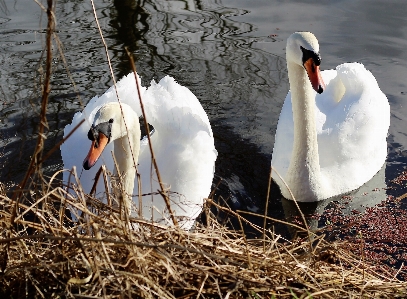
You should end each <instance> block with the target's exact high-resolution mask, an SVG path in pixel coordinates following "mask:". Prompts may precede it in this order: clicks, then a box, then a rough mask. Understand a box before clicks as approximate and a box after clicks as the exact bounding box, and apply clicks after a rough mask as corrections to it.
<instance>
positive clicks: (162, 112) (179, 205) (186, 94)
mask: <svg viewBox="0 0 407 299" xmlns="http://www.w3.org/2000/svg"><path fill="white" fill-rule="evenodd" d="M117 90H118V94H119V98H120V100H121V102H122V103H123V112H124V115H125V119H126V125H127V128H128V130H129V133H130V136H131V138H130V141H131V143H132V149H133V155H134V157H135V158H136V160H137V156H138V163H139V165H138V171H139V173H140V174H141V186H142V194H148V193H152V192H153V193H157V190H160V187H159V184H158V182H157V176H156V175H155V172H154V171H153V173H152V172H151V171H152V169H154V168H153V167H152V164H151V156H150V150H149V148H148V141H147V138H144V139H143V140H142V141H141V144H140V128H139V117H138V116H140V115H141V108H140V104H139V99H138V96H137V89H136V84H135V78H134V75H133V74H129V75H128V76H127V77H124V78H123V79H122V80H120V81H119V82H118V83H117ZM141 93H142V99H143V103H144V107H145V111H146V118H147V120H148V122H149V123H150V124H151V125H152V126H153V127H154V133H153V134H152V136H151V140H152V145H153V149H154V153H155V156H156V160H157V164H158V169H159V171H160V174H161V178H162V181H163V183H164V185H165V186H166V187H167V188H169V195H170V200H171V209H172V211H173V212H174V214H175V215H176V217H177V218H178V221H179V223H180V225H181V227H182V228H184V229H189V228H190V227H191V226H192V224H193V222H194V220H195V218H196V217H197V216H198V215H199V213H200V212H201V210H202V204H203V199H204V198H205V197H207V196H208V195H209V193H210V191H211V185H212V179H213V175H214V167H215V160H216V157H217V152H216V150H215V147H214V139H213V134H212V129H211V126H210V123H209V119H208V116H207V115H206V113H205V111H204V109H203V108H202V106H201V104H200V103H199V101H198V99H197V98H196V97H195V96H194V95H193V93H192V92H191V91H190V90H189V89H187V88H186V87H183V86H181V85H179V84H177V83H176V82H175V80H174V79H173V78H171V77H168V76H167V77H165V78H163V79H162V80H161V81H160V82H159V83H158V84H156V83H155V82H154V81H153V82H152V83H151V86H150V87H149V88H148V89H145V88H142V90H141ZM82 119H85V120H86V121H85V123H83V124H82V126H81V127H80V128H79V129H78V130H77V131H75V133H74V134H73V135H72V136H71V137H70V138H69V139H68V140H67V141H66V142H65V143H64V144H63V145H62V146H61V153H62V159H63V162H64V168H65V169H72V167H73V166H76V168H77V169H78V170H80V169H81V168H82V163H83V164H84V167H85V168H90V167H92V166H93V167H92V168H91V169H90V170H88V171H84V172H83V173H82V175H81V179H80V181H81V185H82V187H83V189H84V191H85V192H90V190H91V187H92V185H93V182H94V181H93V179H94V177H95V173H96V172H97V170H98V169H99V167H100V166H101V165H102V164H106V166H107V168H108V169H109V170H110V171H113V170H114V169H115V168H114V164H113V158H112V155H111V151H114V155H115V157H116V159H117V161H118V166H119V170H120V172H121V173H124V189H125V192H126V193H127V194H133V195H138V194H139V192H138V185H137V180H135V169H134V164H133V160H132V157H131V155H130V154H129V152H130V151H129V142H128V139H127V138H126V137H125V136H126V129H125V126H124V124H123V118H122V114H121V110H120V107H119V104H118V103H117V97H116V93H115V90H114V88H113V87H111V88H110V89H109V90H108V91H106V92H105V93H104V94H103V95H102V96H101V97H100V98H98V97H95V98H93V99H92V100H91V101H90V102H89V103H88V104H87V106H86V107H85V109H84V110H83V112H81V113H80V112H78V113H76V114H75V116H74V118H73V120H72V123H71V124H70V125H67V126H66V127H65V130H64V135H65V136H66V135H67V134H68V133H69V132H70V131H71V130H72V128H74V127H75V126H76V125H77V124H78V123H79V122H80V121H81V120H82ZM91 124H92V128H93V129H92V131H93V132H94V135H95V136H96V138H98V137H100V136H102V134H100V132H102V133H104V134H105V135H109V130H110V134H111V136H110V140H108V139H105V140H103V138H102V140H99V143H100V144H99V147H98V148H97V149H96V154H95V155H93V154H92V153H91V152H92V148H94V146H93V144H92V147H91V141H89V140H88V131H89V129H90V128H91ZM92 131H90V132H89V137H90V138H91V139H93V137H92V134H91V133H92ZM108 137H109V136H108ZM123 137H124V138H123ZM109 141H110V142H109ZM104 144H106V147H105V149H104V150H103V148H102V147H103V145H104ZM90 147H91V151H89V155H88V157H86V159H85V161H84V160H83V159H84V158H85V156H86V154H87V152H88V150H89V148H90ZM138 151H139V152H140V153H139V155H138V153H137V152H138ZM99 155H100V158H99V159H98V156H99ZM68 180H69V173H68V172H64V182H68ZM102 181H103V180H100V182H99V183H98V189H97V191H100V192H101V191H104V190H105V188H104V186H103V182H102ZM135 182H136V184H135ZM133 201H134V206H135V207H138V205H139V204H138V197H134V199H133ZM142 211H143V217H144V218H145V219H148V220H151V219H153V220H154V221H159V222H161V223H163V222H164V223H167V224H171V223H172V222H171V221H170V217H169V215H168V213H167V212H166V205H165V202H164V200H163V198H162V196H161V195H159V194H154V195H146V196H143V208H142ZM133 215H134V216H137V215H138V214H137V213H136V212H134V211H133ZM167 221H168V222H167Z"/></svg>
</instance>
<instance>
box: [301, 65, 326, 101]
mask: <svg viewBox="0 0 407 299" xmlns="http://www.w3.org/2000/svg"><path fill="white" fill-rule="evenodd" d="M304 67H305V70H306V71H307V74H308V78H309V80H310V81H311V85H312V88H313V89H314V90H315V91H316V92H317V93H322V92H323V91H324V89H325V83H324V80H322V76H321V72H320V70H319V66H318V65H315V62H314V60H313V59H312V58H309V59H308V60H307V61H305V63H304Z"/></svg>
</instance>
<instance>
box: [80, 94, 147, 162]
mask: <svg viewBox="0 0 407 299" xmlns="http://www.w3.org/2000/svg"><path fill="white" fill-rule="evenodd" d="M121 105H122V108H123V109H121V108H120V104H119V103H118V102H112V103H107V104H104V105H103V106H102V107H100V109H99V110H98V111H97V112H96V114H95V118H94V120H93V124H92V126H91V128H90V130H89V132H88V139H89V140H91V141H92V145H91V147H90V150H89V153H88V155H87V156H86V158H85V160H84V161H83V168H85V169H86V170H88V169H90V168H91V167H92V166H93V165H95V163H96V162H97V160H98V159H99V157H100V155H101V154H102V152H103V150H104V148H105V147H106V145H107V144H108V143H109V142H111V141H113V140H116V139H119V138H122V137H124V136H126V135H127V130H126V126H127V128H128V129H129V130H131V129H133V128H134V127H135V126H136V127H138V131H139V130H140V125H139V122H138V116H137V115H136V113H135V112H134V111H133V109H132V108H131V107H130V106H129V105H126V104H123V103H122V104H121ZM122 111H123V114H122ZM123 115H124V118H123ZM124 119H126V124H125V123H124ZM130 134H131V132H130Z"/></svg>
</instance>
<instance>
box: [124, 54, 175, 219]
mask: <svg viewBox="0 0 407 299" xmlns="http://www.w3.org/2000/svg"><path fill="white" fill-rule="evenodd" d="M126 52H127V55H128V56H129V59H130V65H131V67H132V69H133V73H134V78H135V80H136V86H137V92H138V97H139V100H140V107H141V111H142V113H143V119H144V125H145V128H146V132H147V138H148V145H149V148H150V153H151V160H152V161H153V165H154V169H155V172H156V174H157V179H158V183H159V184H160V189H161V192H160V194H162V196H163V198H164V201H165V204H166V206H167V209H168V212H169V214H170V217H171V220H172V222H173V223H174V225H175V226H178V221H177V219H176V218H175V215H174V213H173V212H172V209H171V203H170V199H169V197H168V193H167V191H166V189H165V188H164V185H163V183H162V180H161V175H160V171H159V170H158V165H157V160H156V159H155V155H154V151H153V145H152V143H151V136H150V129H149V127H148V122H147V118H146V113H145V111H144V105H143V101H142V100H141V93H140V87H139V82H138V78H137V71H136V65H135V64H134V60H133V55H131V53H130V52H129V50H128V49H127V48H126Z"/></svg>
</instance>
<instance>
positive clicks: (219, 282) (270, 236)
mask: <svg viewBox="0 0 407 299" xmlns="http://www.w3.org/2000/svg"><path fill="white" fill-rule="evenodd" d="M77 186H78V184H74V185H72V186H71V188H70V192H69V193H68V192H67V191H66V188H65V189H64V188H61V187H50V185H49V186H45V187H44V186H43V188H41V189H42V190H43V191H37V194H33V193H32V192H31V193H30V192H26V193H24V194H25V196H24V198H22V199H21V201H20V205H19V207H18V209H17V213H16V218H15V219H14V224H12V223H11V221H12V211H13V209H14V207H15V201H13V200H12V199H10V198H9V197H8V196H7V195H6V194H5V192H4V190H3V194H2V195H1V218H0V222H1V227H2V238H1V240H0V246H1V253H2V254H1V260H0V266H1V270H2V274H1V276H0V285H1V286H2V287H1V288H0V295H2V296H1V297H2V298H72V297H78V298H100V297H101V298H138V297H141V298H273V296H274V297H275V298H297V297H298V298H395V297H397V296H399V297H405V296H406V295H407V291H406V286H407V284H406V283H404V282H401V281H398V280H397V279H394V278H393V275H391V274H388V275H386V274H383V273H385V272H383V271H381V272H380V273H379V272H377V271H376V270H377V265H373V264H369V263H368V262H366V261H364V260H363V258H362V257H360V256H355V255H353V254H352V252H350V251H349V249H348V248H349V246H348V244H347V243H346V242H334V243H329V242H327V241H325V240H323V239H322V238H320V237H314V238H313V241H312V242H311V241H304V240H302V241H301V240H297V241H293V242H287V241H282V240H281V237H280V236H279V235H276V234H274V233H273V232H271V231H267V233H266V234H265V235H266V236H265V238H264V239H256V240H246V238H245V236H244V235H243V234H242V232H241V231H230V230H228V229H227V228H226V227H224V226H221V225H220V224H219V223H218V222H216V221H215V220H214V219H213V218H212V217H211V214H210V212H209V210H208V209H206V210H205V212H206V214H207V219H208V221H207V223H206V224H205V225H203V224H197V225H196V227H195V228H194V230H193V231H190V232H187V231H183V230H181V229H178V228H177V227H170V228H169V227H165V226H162V225H159V224H156V223H150V222H146V221H144V220H142V219H130V220H128V221H126V220H121V219H120V213H119V211H118V210H117V209H114V208H112V207H111V206H107V205H105V204H103V203H101V202H100V201H99V200H97V199H96V198H92V197H90V196H89V195H86V194H84V193H82V192H81V191H80V188H78V187H77ZM38 189H40V188H38ZM110 196H112V195H110ZM208 205H216V203H214V202H213V201H212V200H207V206H208ZM67 207H69V208H70V209H71V210H72V211H74V212H75V213H77V212H78V211H80V212H81V213H82V216H81V219H80V221H79V222H73V221H71V219H70V216H69V214H70V213H66V208H67ZM217 208H218V209H225V208H222V207H220V206H217ZM230 214H231V215H234V216H235V217H241V216H239V215H237V214H235V213H233V212H232V211H230ZM239 221H241V222H245V221H246V220H245V219H244V218H240V220H239ZM246 224H247V225H250V223H246ZM253 228H254V229H258V230H259V233H261V232H262V230H263V229H262V228H257V227H255V226H254V225H253ZM264 245H265V246H264Z"/></svg>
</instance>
